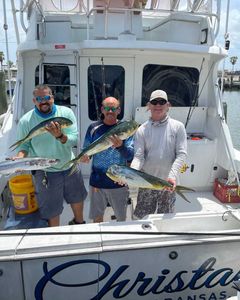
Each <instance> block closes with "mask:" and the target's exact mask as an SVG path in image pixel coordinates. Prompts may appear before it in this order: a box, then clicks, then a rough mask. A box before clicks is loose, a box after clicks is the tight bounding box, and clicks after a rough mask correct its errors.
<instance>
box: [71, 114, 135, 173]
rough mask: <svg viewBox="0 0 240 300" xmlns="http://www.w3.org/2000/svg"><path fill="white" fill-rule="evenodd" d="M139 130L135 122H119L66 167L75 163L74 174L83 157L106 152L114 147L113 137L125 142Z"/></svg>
mask: <svg viewBox="0 0 240 300" xmlns="http://www.w3.org/2000/svg"><path fill="white" fill-rule="evenodd" d="M137 129H138V123H137V122H136V121H134V120H131V121H123V122H119V123H118V124H116V125H115V126H114V127H112V128H111V129H110V130H108V131H107V132H106V133H105V134H103V135H102V136H100V137H99V138H98V139H96V140H95V141H94V142H92V143H91V144H90V145H89V146H87V147H85V148H84V149H83V150H82V152H81V153H80V154H79V155H78V156H77V157H75V158H74V159H72V160H70V161H69V162H67V164H66V165H69V164H71V163H73V167H72V172H71V173H74V172H75V170H76V167H77V164H78V163H80V160H81V158H82V157H83V155H85V154H86V155H88V156H91V155H94V154H96V153H98V152H101V151H104V150H106V149H108V148H109V147H111V146H112V145H113V142H112V141H111V140H110V137H111V136H114V135H116V136H118V138H120V139H121V140H125V139H127V138H128V137H130V136H132V135H133V134H134V133H135V132H136V131H137Z"/></svg>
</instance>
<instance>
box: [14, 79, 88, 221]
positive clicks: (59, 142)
mask: <svg viewBox="0 0 240 300" xmlns="http://www.w3.org/2000/svg"><path fill="white" fill-rule="evenodd" d="M33 96H34V97H33V103H34V104H35V108H34V109H32V110H30V111H29V112H27V113H26V114H25V115H23V116H22V118H21V119H20V121H19V126H18V130H17V138H18V139H22V138H24V137H25V136H26V135H27V134H28V133H29V132H30V130H31V129H32V128H33V127H35V126H37V125H38V124H39V123H41V122H43V121H46V120H48V119H51V118H54V117H64V118H67V119H69V120H71V121H72V125H71V126H69V127H67V128H64V129H63V128H61V125H60V124H59V123H58V122H53V121H52V122H51V123H50V124H49V125H48V126H46V130H47V131H48V132H47V133H45V134H42V135H38V136H35V137H33V138H32V139H31V140H28V141H26V142H25V143H23V144H22V145H20V146H19V147H18V148H17V150H18V154H17V157H26V156H31V157H32V156H38V157H48V158H57V159H59V160H60V162H59V163H58V164H56V165H54V166H53V167H51V168H48V169H47V170H45V171H35V174H34V183H35V189H36V197H37V200H38V204H39V211H40V215H41V218H42V219H45V220H47V221H48V225H49V226H59V223H60V214H61V213H62V211H63V200H64V199H65V200H66V202H67V203H69V204H70V205H71V208H72V211H73V214H74V219H73V220H72V221H71V222H69V224H82V223H84V221H83V201H84V200H85V198H86V196H87V191H86V189H85V186H84V183H83V178H82V174H81V171H80V169H79V170H78V172H76V173H75V174H73V175H72V176H69V173H70V169H71V166H69V168H65V169H63V166H64V165H65V164H66V162H68V161H69V160H71V159H73V158H74V154H73V151H72V147H73V146H75V145H76V144H77V139H78V131H77V123H76V118H75V116H74V113H73V112H72V110H71V109H70V108H68V107H65V106H58V105H55V104H54V97H53V95H52V91H51V89H50V88H49V87H48V86H47V85H44V84H43V85H38V86H36V87H35V89H34V90H33Z"/></svg>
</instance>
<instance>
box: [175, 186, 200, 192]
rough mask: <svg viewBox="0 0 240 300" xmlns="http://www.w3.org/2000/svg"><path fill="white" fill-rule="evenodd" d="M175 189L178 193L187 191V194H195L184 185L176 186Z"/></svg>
mask: <svg viewBox="0 0 240 300" xmlns="http://www.w3.org/2000/svg"><path fill="white" fill-rule="evenodd" d="M176 189H178V190H180V191H189V192H196V191H195V190H194V189H191V188H189V187H187V186H184V185H177V187H176Z"/></svg>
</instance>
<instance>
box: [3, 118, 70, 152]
mask: <svg viewBox="0 0 240 300" xmlns="http://www.w3.org/2000/svg"><path fill="white" fill-rule="evenodd" d="M51 122H57V123H59V124H60V125H61V128H66V127H69V126H71V125H72V121H71V120H69V119H67V118H64V117H55V118H51V119H47V120H45V121H43V122H41V123H39V124H38V125H36V126H35V127H33V128H32V129H31V130H30V131H29V133H28V134H27V135H26V136H25V137H24V138H23V139H21V140H19V141H17V142H16V143H14V144H12V145H11V146H10V147H9V148H13V147H14V148H13V150H14V149H16V148H17V147H18V146H20V145H21V144H23V143H25V142H26V141H28V140H31V139H32V138H33V137H35V136H38V135H41V134H44V133H46V132H48V131H47V130H46V126H47V125H49V124H50V123H51Z"/></svg>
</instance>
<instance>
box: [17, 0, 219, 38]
mask: <svg viewBox="0 0 240 300" xmlns="http://www.w3.org/2000/svg"><path fill="white" fill-rule="evenodd" d="M56 3H57V4H56ZM219 3H220V0H218V1H217V5H216V4H215V6H214V7H213V4H212V1H210V0H177V1H176V0H125V1H123V0H59V1H57V2H56V1H53V0H50V1H49V0H38V1H36V0H27V1H26V3H22V7H21V8H20V12H21V13H23V11H25V12H27V14H28V17H29V16H30V15H31V13H32V10H33V9H32V7H33V5H34V4H35V6H36V8H37V9H38V11H39V13H40V15H41V16H42V22H45V18H46V16H50V15H59V14H60V15H63V14H64V15H65V14H68V15H69V14H72V15H79V23H80V22H84V17H85V22H86V29H87V39H89V37H90V28H91V26H90V23H91V22H94V21H93V20H95V19H96V17H97V16H101V22H103V24H105V25H104V28H105V33H104V34H103V36H104V38H108V37H109V36H108V32H107V28H108V25H109V22H110V21H109V20H110V18H111V15H112V14H115V15H116V13H118V14H121V15H122V17H124V28H125V29H126V30H125V31H130V32H131V27H132V25H129V24H132V23H131V22H133V21H132V19H133V18H139V19H148V18H150V19H152V20H153V18H154V24H152V25H151V26H150V27H151V28H150V27H149V26H148V25H147V26H146V28H143V31H150V30H152V29H155V28H157V27H159V26H161V25H162V24H164V23H166V22H168V21H172V20H175V19H176V20H180V19H181V18H183V19H184V18H185V19H188V17H187V16H199V17H200V16H202V17H207V19H208V20H209V23H210V24H211V27H212V28H213V31H214V36H215V37H216V35H217V33H218V30H219V21H220V4H219ZM170 15H171V18H168V17H169V16H170ZM81 16H83V17H82V18H81ZM80 19H81V21H80ZM21 20H22V19H21ZM75 20H76V18H75ZM138 24H140V23H138ZM21 25H22V27H23V29H24V30H25V31H27V27H26V26H25V24H24V23H23V21H22V22H21ZM93 25H95V27H97V24H93ZM144 26H145V24H143V27H144ZM129 29H130V30H129Z"/></svg>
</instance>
